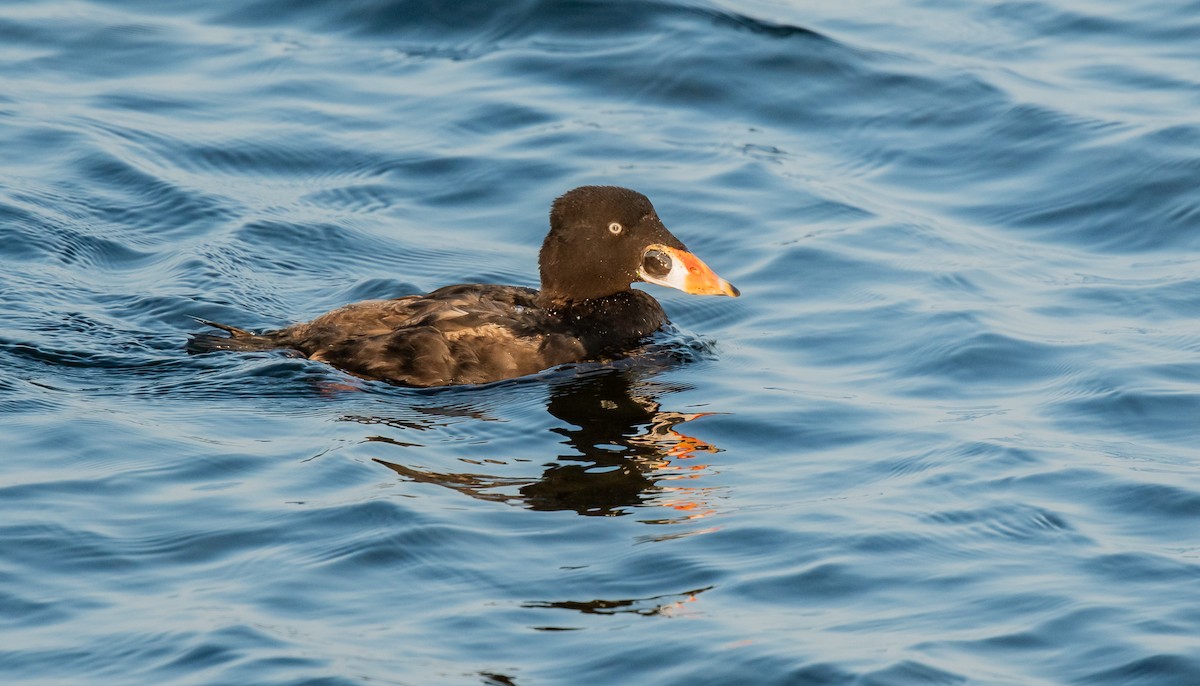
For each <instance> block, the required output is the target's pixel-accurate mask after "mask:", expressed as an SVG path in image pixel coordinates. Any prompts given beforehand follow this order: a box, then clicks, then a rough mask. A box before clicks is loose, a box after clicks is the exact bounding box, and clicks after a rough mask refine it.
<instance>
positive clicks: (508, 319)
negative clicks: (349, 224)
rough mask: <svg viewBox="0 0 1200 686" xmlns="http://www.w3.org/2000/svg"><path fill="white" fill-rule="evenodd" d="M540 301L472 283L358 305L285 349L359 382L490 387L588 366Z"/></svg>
mask: <svg viewBox="0 0 1200 686" xmlns="http://www.w3.org/2000/svg"><path fill="white" fill-rule="evenodd" d="M536 295H537V293H536V291H533V290H531V289H527V288H518V287H515V286H493V285H479V284H472V285H465V286H450V287H447V288H443V289H440V290H437V291H434V292H432V293H429V294H428V295H425V296H419V297H409V298H400V299H397V300H384V301H368V302H362V303H356V304H353V305H347V306H346V307H343V308H339V309H337V310H334V311H332V312H330V313H328V314H325V315H322V316H321V317H318V318H317V319H314V320H313V321H311V322H308V323H307V324H300V325H297V326H295V327H292V330H291V331H290V332H289V333H288V335H289V336H290V337H291V339H292V345H291V346H288V347H295V348H296V349H298V350H301V351H303V352H304V353H305V354H307V355H308V356H309V358H311V359H313V360H320V361H324V362H328V363H329V364H332V365H333V366H335V367H338V368H340V369H343V370H345V371H348V372H351V373H353V374H357V375H359V376H363V377H367V378H372V379H381V380H384V381H390V382H392V383H400V384H407V385H414V386H441V385H448V384H476V383H488V382H491V381H497V380H500V379H508V378H513V377H517V376H523V375H525V374H531V373H534V372H537V371H540V370H543V369H546V368H548V367H552V366H556V365H559V364H565V363H568V362H575V361H579V360H581V359H584V357H585V355H586V353H585V350H584V347H583V344H582V343H581V342H580V340H579V339H578V338H577V337H575V336H572V335H571V334H570V332H568V331H565V330H562V327H559V326H555V322H554V321H553V320H552V318H550V317H549V316H548V315H547V314H546V312H545V311H544V310H542V309H541V308H539V307H537V305H536V304H535V302H534V298H535V297H536ZM281 333H283V332H281Z"/></svg>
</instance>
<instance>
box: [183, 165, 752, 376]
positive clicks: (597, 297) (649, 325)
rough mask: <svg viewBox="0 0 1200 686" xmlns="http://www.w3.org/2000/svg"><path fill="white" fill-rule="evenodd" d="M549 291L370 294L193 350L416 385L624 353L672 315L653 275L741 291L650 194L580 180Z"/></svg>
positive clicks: (566, 199) (554, 242) (547, 261)
mask: <svg viewBox="0 0 1200 686" xmlns="http://www.w3.org/2000/svg"><path fill="white" fill-rule="evenodd" d="M538 264H539V267H540V272H541V281H542V283H541V285H542V288H541V290H540V291H538V290H534V289H532V288H522V287H519V286H498V285H492V284H463V285H459V286H446V287H445V288H439V289H438V290H436V291H433V292H432V293H428V294H426V295H410V296H405V297H403V298H396V299H394V300H368V301H364V302H360V303H354V304H352V305H346V306H345V307H340V308H338V309H336V310H333V311H332V312H329V313H327V314H323V315H321V316H320V317H317V318H316V319H314V320H312V321H311V322H306V323H301V324H293V325H292V326H289V327H287V328H283V329H279V330H276V331H264V332H262V333H252V332H250V331H245V330H243V329H239V328H237V327H233V326H228V325H225V324H218V323H216V322H210V321H206V320H200V321H201V322H202V323H204V324H208V325H210V326H214V327H216V328H218V329H222V330H224V331H226V332H227V333H228V334H229V335H228V336H222V335H214V334H195V335H193V336H192V338H191V340H190V341H189V342H188V350H189V351H191V352H207V351H211V350H240V351H249V350H273V349H284V350H291V351H296V352H299V353H301V354H303V355H304V356H305V357H307V358H309V359H310V360H319V361H321V362H327V363H329V364H331V365H333V366H334V367H337V368H339V369H342V370H344V371H347V372H350V373H351V374H355V375H357V376H361V377H365V378H370V379H379V380H382V381H388V382H391V383H396V384H402V385H408V386H446V385H452V384H480V383H488V382H491V381H498V380H501V379H509V378H514V377H518V376H524V375H526V374H532V373H534V372H538V371H541V370H543V369H548V368H550V367H554V366H557V365H561V364H569V363H573V362H583V361H587V360H596V359H601V358H604V357H609V356H615V355H619V354H621V353H623V352H627V351H628V350H630V349H631V348H632V347H634V346H635V345H636V344H637V343H638V342H639V341H641V340H642V339H644V338H645V337H646V336H649V335H650V334H652V333H653V332H655V331H657V330H658V329H659V328H661V327H662V326H663V325H664V324H666V323H667V315H666V313H664V312H663V309H662V307H661V306H660V305H659V304H658V301H656V300H655V299H654V298H653V297H651V296H650V295H649V294H648V293H645V292H643V291H640V290H634V289H632V288H630V286H631V284H632V283H633V282H635V281H646V282H649V283H655V284H659V285H662V286H669V287H671V288H678V289H679V290H682V291H684V292H686V293H695V294H700V295H729V296H734V297H737V296H738V295H739V293H738V290H737V289H736V288H734V287H733V286H732V285H730V283H729V282H728V281H726V280H724V279H722V278H721V277H719V276H717V275H716V274H715V273H714V272H713V271H712V270H711V269H709V268H708V266H707V265H705V264H704V263H703V262H701V261H700V258H698V257H696V256H695V255H693V254H692V253H690V252H688V251H687V248H685V247H684V245H683V243H682V242H680V241H679V239H678V238H676V237H675V236H673V235H671V232H670V231H668V230H667V228H666V227H665V226H663V223H662V220H660V219H659V218H658V214H657V213H656V212H655V211H654V206H653V205H651V204H650V200H649V199H647V198H646V196H644V195H642V194H641V193H638V192H636V191H632V190H629V189H627V188H618V187H615V186H582V187H580V188H576V189H574V190H572V191H570V192H568V193H566V194H564V195H563V196H562V197H560V198H558V199H557V200H555V201H554V204H553V206H552V207H551V208H550V233H549V234H547V236H546V240H545V241H544V242H543V243H542V250H541V253H540V255H539V257H538Z"/></svg>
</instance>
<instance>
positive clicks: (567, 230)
mask: <svg viewBox="0 0 1200 686" xmlns="http://www.w3.org/2000/svg"><path fill="white" fill-rule="evenodd" d="M538 262H539V267H540V269H541V277H542V297H543V298H545V299H547V300H548V301H549V302H552V303H566V302H572V301H579V300H591V299H595V298H603V297H604V296H606V295H612V294H614V293H620V292H621V291H625V290H628V289H629V287H630V285H631V284H632V283H633V282H635V281H646V282H649V283H656V284H659V285H662V286H669V287H671V288H678V289H679V290H681V291H684V292H687V293H696V294H701V295H731V296H734V297H736V296H737V295H738V290H737V289H736V288H734V287H733V286H732V285H730V284H729V282H728V281H726V280H724V279H722V278H721V277H719V276H717V275H716V274H715V273H713V271H712V270H711V269H709V268H708V266H707V265H705V264H704V263H703V262H701V261H700V258H698V257H696V256H695V255H693V254H691V253H690V252H688V251H687V248H686V247H684V245H683V243H682V242H680V240H679V239H678V238H676V237H675V236H672V235H671V232H670V231H667V227H665V226H663V223H662V220H661V219H659V218H658V213H657V212H655V211H654V206H653V205H651V204H650V200H649V199H647V198H646V196H644V195H642V194H641V193H638V192H637V191H631V190H629V189H628V188H620V187H617V186H581V187H579V188H576V189H575V190H572V191H569V192H567V193H566V194H564V195H563V196H562V197H560V198H558V199H557V200H555V201H554V205H553V206H552V207H551V208H550V233H549V234H547V236H546V240H545V242H544V243H542V252H541V255H540V257H539V260H538Z"/></svg>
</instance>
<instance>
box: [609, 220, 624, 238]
mask: <svg viewBox="0 0 1200 686" xmlns="http://www.w3.org/2000/svg"><path fill="white" fill-rule="evenodd" d="M624 230H625V227H623V226H621V225H620V224H618V223H616V222H613V223H611V224H609V225H608V232H609V233H611V234H612V235H614V236H618V235H620V233H621V232H622V231H624Z"/></svg>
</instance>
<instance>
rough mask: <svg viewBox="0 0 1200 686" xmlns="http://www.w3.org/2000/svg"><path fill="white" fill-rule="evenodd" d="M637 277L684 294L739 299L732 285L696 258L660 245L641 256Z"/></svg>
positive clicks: (737, 292) (676, 249)
mask: <svg viewBox="0 0 1200 686" xmlns="http://www.w3.org/2000/svg"><path fill="white" fill-rule="evenodd" d="M638 276H640V277H641V278H642V280H643V281H646V282H648V283H656V284H658V285H659V286H666V287H668V288H678V289H679V290H681V291H683V292H684V293H692V294H695V295H728V296H730V297H734V298H736V297H738V296H739V295H741V292H739V291H738V289H736V288H734V287H733V284H731V283H729V282H728V281H726V280H725V279H722V278H721V277H719V276H717V273H716V272H714V271H713V270H711V269H709V268H708V265H707V264H704V262H703V261H701V260H700V258H699V257H696V256H695V255H693V254H692V253H690V252H688V251H686V250H680V249H678V248H672V247H670V246H666V245H661V244H656V245H652V246H650V247H648V248H646V251H645V252H644V253H642V265H641V267H639V268H638Z"/></svg>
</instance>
